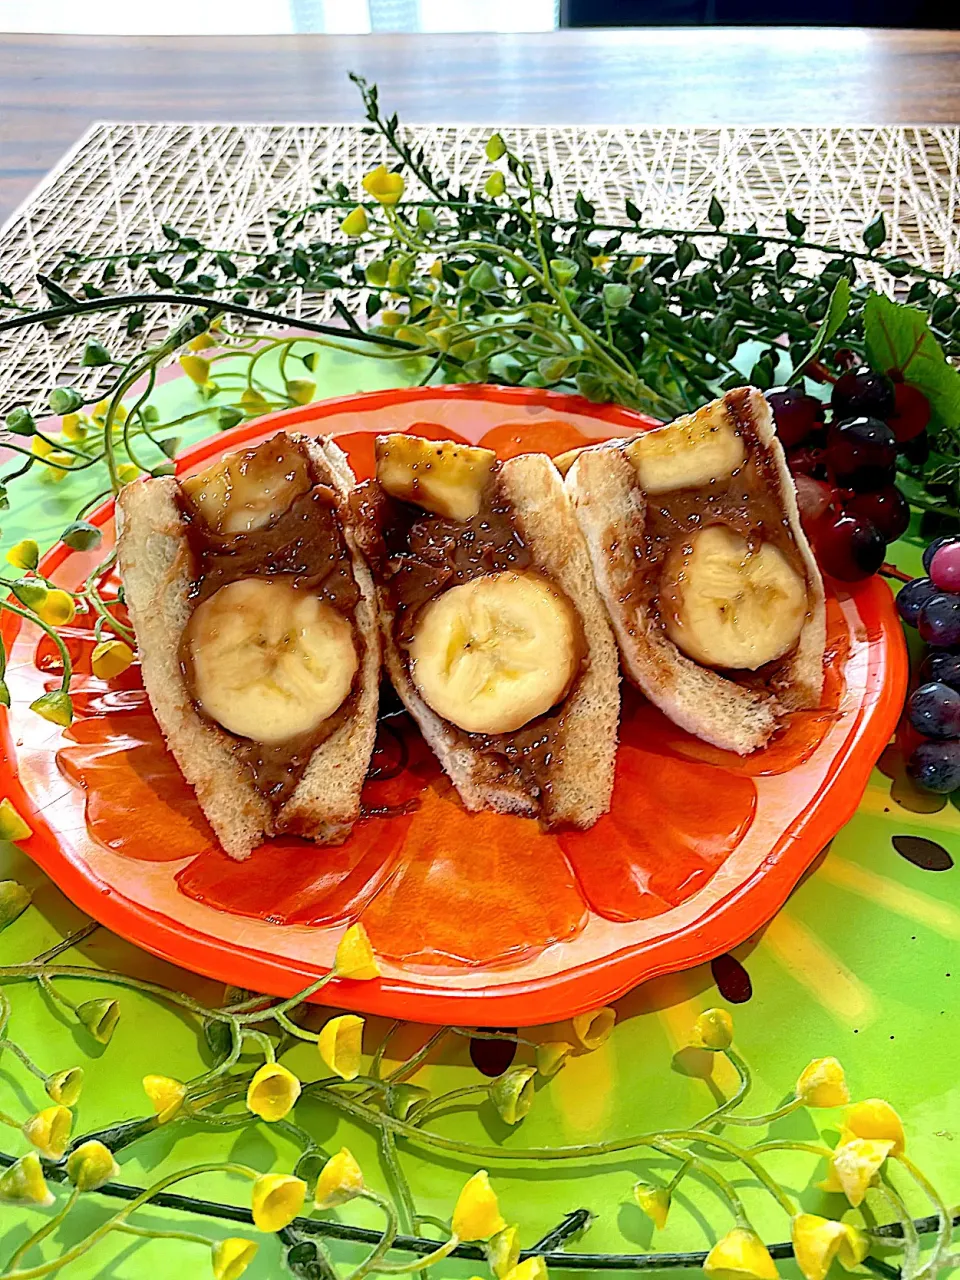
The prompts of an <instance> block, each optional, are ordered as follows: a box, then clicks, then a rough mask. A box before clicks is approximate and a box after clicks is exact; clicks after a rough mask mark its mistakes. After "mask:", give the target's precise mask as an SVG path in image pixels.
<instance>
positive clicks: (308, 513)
mask: <svg viewBox="0 0 960 1280" xmlns="http://www.w3.org/2000/svg"><path fill="white" fill-rule="evenodd" d="M273 443H274V442H273V441H267V442H266V443H265V444H263V445H261V446H260V447H259V449H258V450H256V451H255V452H256V453H259V452H260V451H261V450H268V449H270V447H271V446H272V445H273ZM282 448H284V449H285V450H288V451H289V450H290V449H291V448H296V450H297V453H298V454H299V460H300V462H301V463H302V462H305V463H306V466H307V468H308V472H309V479H310V481H311V482H312V487H311V488H310V489H309V491H308V492H306V493H303V494H301V495H300V496H298V497H296V498H295V499H294V501H293V502H292V504H291V505H290V506H289V507H288V508H287V509H286V510H285V511H283V512H282V514H280V515H279V516H277V517H276V518H275V519H274V520H272V521H271V522H270V523H269V524H267V525H266V526H265V527H264V528H261V529H253V530H251V531H249V532H245V533H235V534H222V533H216V532H214V531H213V530H211V529H210V528H209V526H208V525H207V523H206V522H205V521H204V520H203V519H202V518H201V516H200V514H199V512H198V510H197V508H196V506H195V505H194V503H193V502H192V501H191V499H190V498H189V497H188V496H187V495H186V494H185V493H183V491H181V493H180V503H181V509H182V511H183V514H184V518H185V521H186V528H187V541H188V544H189V546H190V550H191V552H192V555H193V562H194V582H193V588H192V591H191V599H192V600H193V603H194V606H196V605H198V604H200V603H201V602H202V601H203V600H206V599H208V598H209V597H210V596H212V595H213V594H214V593H215V592H217V591H219V590H220V588H221V587H225V586H227V585H228V584H229V583H231V582H236V581H237V580H238V579H240V578H252V577H264V578H271V579H276V578H286V579H287V581H288V583H289V585H291V586H293V587H294V589H295V590H298V591H305V592H310V593H311V594H313V595H316V596H319V597H320V599H322V600H324V601H326V602H327V603H328V604H331V605H333V607H334V608H335V609H337V610H338V611H339V612H340V613H342V614H343V615H344V616H345V617H347V618H349V619H350V621H351V623H352V622H353V618H354V611H355V609H356V606H357V603H358V601H359V599H360V591H359V589H358V587H357V583H356V580H355V578H354V574H353V565H352V562H351V559H350V555H349V552H348V550H347V546H346V542H345V540H344V536H343V525H342V522H341V515H340V511H339V507H338V495H337V493H336V491H335V490H334V489H333V488H332V487H331V486H330V485H329V484H328V483H326V480H327V479H328V477H323V476H319V475H318V474H317V469H316V467H315V466H314V464H313V462H312V460H311V459H310V458H309V457H308V455H307V453H306V451H305V450H303V449H301V448H300V447H299V446H293V445H292V443H291V442H290V441H289V440H284V444H283V446H282ZM253 461H254V465H255V463H256V459H254V460H253ZM354 643H355V644H356V645H357V647H358V649H360V648H361V647H362V644H363V641H362V638H361V637H360V635H359V633H358V632H357V630H356V629H355V628H354ZM360 656H361V659H362V654H361V655H360ZM361 665H362V663H361ZM181 668H182V670H183V674H184V679H185V681H186V684H187V688H188V689H189V690H190V691H191V693H193V692H194V681H193V672H192V663H191V661H190V657H189V653H188V652H187V648H186V645H184V646H183V647H182V649H181ZM359 671H360V666H359V665H358V668H357V673H358V674H357V677H355V680H354V687H353V689H352V690H351V692H350V693H349V694H348V696H347V697H346V698H345V699H344V701H343V702H342V703H341V704H340V706H339V707H338V708H337V710H336V711H335V712H334V713H333V715H331V716H328V717H327V719H326V720H324V721H322V722H321V723H320V724H319V725H317V726H316V727H315V728H314V729H313V730H311V732H310V733H307V734H300V735H298V736H296V737H293V738H290V739H288V740H287V741H285V742H281V743H271V744H265V743H262V742H255V741H253V740H252V739H249V738H240V737H238V736H236V735H235V734H231V733H229V731H228V730H226V729H224V728H223V726H222V725H219V724H218V725H217V728H218V729H220V731H221V732H222V733H224V734H226V735H227V736H228V737H229V738H231V739H232V742H233V747H234V751H235V752H236V754H237V756H238V757H239V759H240V760H242V762H243V763H244V765H245V766H246V767H247V769H248V770H249V772H250V774H251V777H252V779H253V782H254V785H255V786H256V788H257V790H258V791H260V792H261V794H262V795H264V796H265V797H266V798H267V800H268V801H269V802H270V804H271V805H272V806H273V809H274V811H275V812H276V811H278V810H279V809H281V808H282V807H283V805H284V804H285V803H286V801H287V800H289V798H290V796H291V795H292V794H293V792H294V791H295V790H296V787H297V785H298V783H299V782H300V779H301V778H302V776H303V773H304V770H305V769H306V767H307V765H308V764H309V762H310V757H311V756H312V754H313V752H314V751H315V750H316V749H317V747H319V746H320V745H321V743H323V742H325V741H326V739H327V738H329V737H330V736H331V735H332V734H333V733H334V732H335V731H336V730H337V729H338V728H340V726H341V725H342V724H343V723H344V722H345V721H346V720H347V719H349V717H350V716H351V715H352V714H353V711H354V709H355V707H356V702H357V696H358V688H357V683H356V682H357V680H358V679H359ZM194 705H195V707H196V709H197V712H198V714H199V715H201V716H202V717H203V718H204V719H206V720H209V717H208V716H206V715H205V713H204V711H203V708H202V707H201V706H200V705H199V703H198V702H197V700H196V698H194ZM210 723H214V722H213V721H210Z"/></svg>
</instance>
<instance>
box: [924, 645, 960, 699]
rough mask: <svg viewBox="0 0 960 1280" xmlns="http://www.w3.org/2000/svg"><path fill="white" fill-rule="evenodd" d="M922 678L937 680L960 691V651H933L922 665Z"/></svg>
mask: <svg viewBox="0 0 960 1280" xmlns="http://www.w3.org/2000/svg"><path fill="white" fill-rule="evenodd" d="M920 679H921V680H923V681H925V682H926V681H928V680H937V681H939V682H940V683H941V684H948V685H949V686H950V688H951V689H956V691H957V692H958V693H960V653H931V654H928V655H927V657H926V658H924V660H923V664H922V666H921V667H920Z"/></svg>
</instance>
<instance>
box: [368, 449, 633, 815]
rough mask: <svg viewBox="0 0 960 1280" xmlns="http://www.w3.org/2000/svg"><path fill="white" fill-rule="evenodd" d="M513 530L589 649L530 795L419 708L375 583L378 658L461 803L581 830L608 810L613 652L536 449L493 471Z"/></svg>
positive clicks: (578, 540)
mask: <svg viewBox="0 0 960 1280" xmlns="http://www.w3.org/2000/svg"><path fill="white" fill-rule="evenodd" d="M498 484H499V486H500V493H501V494H502V495H503V496H504V497H506V498H507V500H508V502H509V504H510V507H511V514H512V516H513V519H514V523H515V524H516V527H517V530H518V532H519V533H520V535H521V537H522V538H523V540H524V542H525V543H526V544H527V546H528V547H529V548H530V550H531V552H532V556H533V560H534V562H535V564H536V566H537V567H538V568H539V569H541V570H542V571H543V572H544V573H545V574H546V575H547V576H548V577H549V578H550V579H551V580H552V581H553V582H554V583H556V585H557V586H558V587H559V588H560V589H561V590H562V591H563V592H564V593H565V594H566V595H567V597H568V598H569V599H570V600H571V601H572V602H573V604H574V605H575V607H576V608H577V611H578V613H579V616H580V620H581V624H582V626H583V634H584V639H585V644H586V650H587V663H586V666H585V669H584V671H583V674H582V675H581V677H580V679H579V680H578V682H577V684H576V685H575V686H574V688H573V691H572V692H571V693H570V694H569V695H568V698H567V700H566V703H565V704H564V709H563V725H564V747H563V750H562V751H561V752H558V753H557V757H556V758H555V759H554V760H553V761H552V762H551V764H550V765H549V766H548V767H547V769H546V772H545V774H544V777H543V782H544V786H543V789H542V793H541V794H540V795H537V794H535V793H534V791H532V790H531V789H530V788H529V787H528V786H527V785H525V784H524V782H523V781H522V780H521V779H520V778H519V777H517V776H512V775H504V774H503V773H502V771H501V769H500V767H499V766H498V765H497V764H496V762H495V761H494V760H493V759H492V758H491V757H490V756H488V755H486V754H484V753H482V752H480V751H478V750H477V749H476V747H474V746H473V745H472V744H471V743H470V742H469V741H468V740H465V738H464V735H463V734H462V733H461V732H460V731H459V730H457V729H455V728H454V727H453V726H451V725H450V724H449V723H448V722H447V721H446V720H443V719H441V718H440V717H439V716H438V715H437V714H436V713H435V712H434V711H432V710H431V709H430V707H428V706H427V704H426V703H425V702H424V701H423V699H422V698H421V696H420V694H419V692H418V691H417V688H416V686H415V685H414V683H413V681H412V679H411V678H410V674H409V671H408V668H407V663H406V662H405V661H404V657H403V655H402V653H401V652H400V650H399V648H398V647H397V644H396V640H395V638H394V613H393V612H392V610H391V608H390V604H389V601H388V599H387V597H386V593H385V592H384V591H383V590H381V589H379V588H378V592H377V595H378V602H379V610H380V624H381V631H382V635H383V650H384V660H385V664H386V667H387V672H388V674H389V676H390V679H391V682H392V683H393V687H394V688H395V689H396V691H397V694H398V695H399V697H400V699H401V701H402V702H403V704H404V706H405V707H406V708H407V710H408V711H409V712H410V714H411V716H412V717H413V719H414V720H415V721H416V723H417V725H418V726H419V728H420V731H421V733H422V734H423V736H424V738H425V739H426V740H427V742H428V743H429V745H430V747H431V748H432V749H433V751H434V753H435V754H436V756H437V758H438V760H439V761H440V764H441V765H442V766H443V769H444V771H445V772H446V773H447V775H448V777H449V778H450V780H451V781H452V782H453V784H454V786H455V787H456V789H457V791H458V793H459V795H460V798H461V800H462V801H463V803H464V805H465V806H466V808H467V809H470V810H472V811H477V810H481V809H493V810H495V811H496V812H498V813H513V814H519V815H521V816H523V817H537V816H539V817H541V818H542V819H543V820H544V822H546V823H547V824H548V825H551V826H554V825H560V824H568V825H571V826H574V827H589V826H592V825H593V823H594V822H596V820H597V819H598V818H599V817H600V816H601V815H602V814H603V813H606V812H607V810H608V809H609V807H610V797H611V794H612V791H613V773H614V765H615V762H616V747H617V720H618V716H619V710H620V691H619V669H618V662H617V650H616V645H615V643H614V640H613V635H612V633H611V630H610V625H609V623H608V621H607V617H606V613H605V610H604V607H603V602H602V601H601V599H600V597H599V595H598V593H597V589H596V586H595V584H594V581H593V574H592V570H591V567H590V559H589V556H588V554H587V549H586V546H585V544H584V541H583V537H582V535H581V533H580V529H579V526H578V525H577V521H576V518H575V516H574V513H573V508H572V506H571V504H570V501H569V499H568V497H567V494H566V492H565V490H564V487H563V481H562V479H561V477H560V473H559V472H558V471H557V469H556V467H554V465H553V463H552V462H551V460H550V459H549V458H548V457H546V455H544V454H524V455H522V456H520V457H517V458H512V459H510V460H509V461H507V462H505V463H504V464H503V465H502V467H501V468H500V471H499V476H498Z"/></svg>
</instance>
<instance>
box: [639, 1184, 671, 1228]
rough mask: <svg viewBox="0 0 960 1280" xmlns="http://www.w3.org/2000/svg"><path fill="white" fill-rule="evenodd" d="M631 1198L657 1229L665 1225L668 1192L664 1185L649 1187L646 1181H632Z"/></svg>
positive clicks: (668, 1199)
mask: <svg viewBox="0 0 960 1280" xmlns="http://www.w3.org/2000/svg"><path fill="white" fill-rule="evenodd" d="M633 1198H634V1200H635V1201H636V1202H637V1204H638V1205H639V1206H640V1208H641V1209H642V1210H643V1212H644V1213H645V1214H646V1215H647V1217H648V1218H649V1219H650V1221H651V1222H652V1223H653V1225H654V1226H655V1227H656V1228H657V1230H658V1231H662V1230H663V1228H664V1227H665V1226H666V1225H667V1214H668V1213H669V1212H670V1192H669V1191H668V1190H667V1188H666V1187H651V1186H650V1184H649V1183H647V1182H637V1183H634V1187H633Z"/></svg>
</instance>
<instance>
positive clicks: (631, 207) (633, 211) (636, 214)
mask: <svg viewBox="0 0 960 1280" xmlns="http://www.w3.org/2000/svg"><path fill="white" fill-rule="evenodd" d="M623 207H624V210H625V211H626V214H627V217H628V218H629V219H630V221H631V222H640V220H641V218H642V216H643V215H642V214H641V212H640V210H639V209H638V208H637V206H636V205H635V204H634V203H633V201H632V200H627V201H626V202H625V204H624V206H623Z"/></svg>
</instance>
